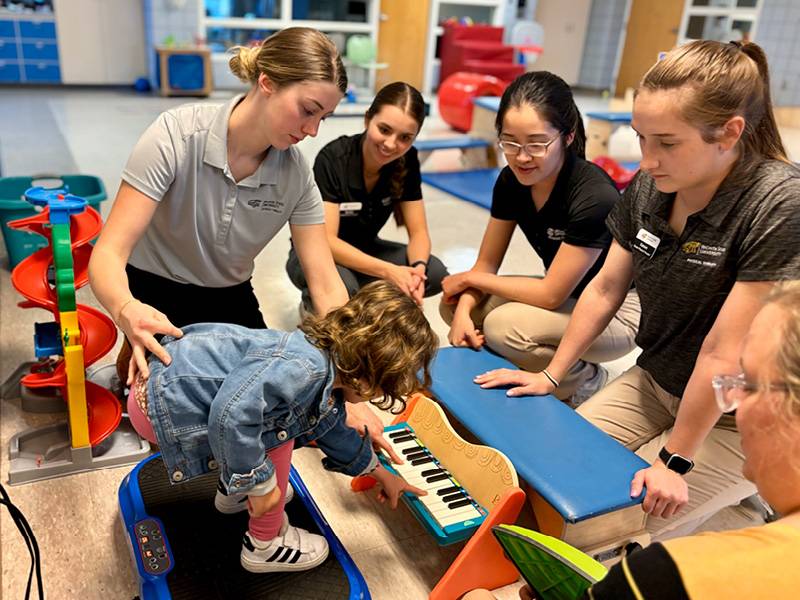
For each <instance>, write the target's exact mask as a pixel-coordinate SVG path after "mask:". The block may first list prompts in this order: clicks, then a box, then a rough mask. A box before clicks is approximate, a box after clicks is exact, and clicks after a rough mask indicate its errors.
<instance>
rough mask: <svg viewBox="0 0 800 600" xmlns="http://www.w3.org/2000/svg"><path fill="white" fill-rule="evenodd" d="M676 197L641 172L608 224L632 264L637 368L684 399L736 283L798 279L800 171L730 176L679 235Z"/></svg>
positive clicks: (770, 166)
mask: <svg viewBox="0 0 800 600" xmlns="http://www.w3.org/2000/svg"><path fill="white" fill-rule="evenodd" d="M674 200H675V194H664V193H661V192H659V191H658V190H657V189H656V186H655V182H654V180H653V178H652V177H650V176H649V175H647V174H646V173H643V172H639V174H638V175H637V176H636V178H635V179H634V180H633V182H632V183H631V185H630V186H628V188H627V189H626V190H625V194H624V196H623V197H622V200H620V201H619V202H618V203H617V205H616V206H615V207H614V209H613V210H612V211H611V214H610V215H609V217H608V220H607V224H608V228H609V230H610V231H611V235H613V236H614V239H615V240H617V242H619V244H620V245H621V246H622V247H623V248H625V249H626V250H628V251H629V252H630V253H631V256H632V258H633V277H634V281H635V282H636V289H637V291H638V292H639V299H640V301H641V304H642V317H641V322H640V325H639V332H638V334H637V336H636V343H637V344H638V345H639V346H640V347H641V348H642V353H641V355H640V356H639V358H638V359H637V364H638V365H639V366H640V367H642V368H643V369H645V370H646V371H647V372H648V373H650V374H651V375H652V376H653V378H654V379H655V380H656V381H657V382H658V384H659V385H660V386H661V387H662V388H664V389H665V390H666V391H667V392H669V393H670V394H672V395H674V396H677V397H679V398H680V397H681V396H682V395H683V391H684V389H685V387H686V384H687V382H688V381H689V377H690V376H691V374H692V371H693V370H694V365H695V362H696V361H697V355H698V354H699V352H700V347H701V346H702V344H703V340H704V339H705V337H706V335H707V334H708V332H709V331H710V330H711V327H712V326H713V325H714V321H715V320H716V319H717V316H718V315H719V312H720V310H721V309H722V305H723V304H724V303H725V300H726V299H727V298H728V293H729V292H730V291H731V288H732V287H733V285H734V284H735V283H736V282H737V281H778V280H785V279H800V171H798V169H797V168H795V167H793V166H791V165H788V164H786V163H782V162H778V161H774V160H773V161H764V162H762V163H761V164H760V165H759V166H758V167H756V168H755V169H754V170H753V171H752V172H750V173H747V174H739V175H737V174H733V175H731V176H729V177H728V178H727V179H726V180H725V181H723V182H722V185H721V186H720V187H719V189H718V190H717V192H716V194H715V195H714V197H713V198H712V199H711V202H710V203H709V204H708V206H706V207H705V208H704V209H703V210H701V211H700V212H698V213H695V214H693V215H690V216H689V218H688V219H687V220H686V226H685V228H684V230H683V233H682V234H681V235H680V236H676V235H675V233H674V232H673V231H672V229H671V228H670V226H669V222H668V221H669V213H670V208H671V207H672V203H673V202H674Z"/></svg>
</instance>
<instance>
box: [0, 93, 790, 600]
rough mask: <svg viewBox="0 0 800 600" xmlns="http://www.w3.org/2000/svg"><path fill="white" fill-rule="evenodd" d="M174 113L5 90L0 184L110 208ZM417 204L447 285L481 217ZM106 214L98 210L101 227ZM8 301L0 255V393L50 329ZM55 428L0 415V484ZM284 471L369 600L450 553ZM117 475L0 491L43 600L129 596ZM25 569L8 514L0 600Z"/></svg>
mask: <svg viewBox="0 0 800 600" xmlns="http://www.w3.org/2000/svg"><path fill="white" fill-rule="evenodd" d="M228 96H229V94H227V93H219V94H215V96H214V97H213V98H212V99H211V100H210V101H217V102H221V101H224V100H225V99H226V98H227V97H228ZM183 101H184V100H180V99H165V98H159V97H153V96H142V95H136V94H134V93H132V92H129V91H127V90H97V89H59V88H30V89H19V88H5V89H4V90H3V93H2V95H0V168H1V169H2V174H3V175H5V176H12V175H34V174H67V173H87V174H93V175H97V176H99V177H101V178H102V179H103V181H104V182H105V185H106V188H107V190H108V194H109V196H110V197H111V198H113V196H114V194H115V191H116V188H117V186H118V184H119V173H120V171H121V169H122V167H123V166H124V164H125V161H126V159H127V156H128V153H129V152H130V149H131V147H132V145H133V144H134V142H135V141H136V139H137V138H138V136H139V135H140V134H141V132H142V131H143V130H144V129H145V128H146V127H147V125H148V124H149V123H150V122H151V121H152V120H153V119H154V118H155V117H156V115H158V114H159V113H160V112H161V111H163V110H165V109H167V108H169V107H171V106H174V105H177V104H180V103H181V102H183ZM579 103H580V105H581V108H582V109H583V110H584V112H585V111H586V110H591V109H598V108H600V109H601V108H604V107H605V103H604V102H603V101H602V100H600V99H599V98H593V97H587V98H581V99H580V101H579ZM351 110H352V108H351ZM361 126H362V120H361V118H360V117H358V116H357V117H341V118H332V119H329V120H328V121H327V122H326V123H325V124H323V126H322V129H321V131H320V135H319V137H318V138H317V139H309V140H306V141H304V142H303V143H302V144H301V146H300V147H301V149H302V151H303V152H304V154H306V156H307V157H308V158H309V159H310V160H313V157H314V155H315V154H316V152H317V151H318V150H319V149H320V148H321V147H322V146H323V145H324V144H325V143H327V142H328V141H329V140H331V139H333V138H335V137H337V136H339V135H342V134H349V133H355V132H358V131H360V128H361ZM785 134H786V136H785V139H786V141H787V142H788V143H789V145H790V147H791V148H793V150H794V151H793V155H794V156H795V157H798V156H800V130H794V131H786V132H785ZM423 135H424V136H425V137H437V136H444V135H448V129H447V127H446V126H445V125H444V124H443V123H442V121H441V120H440V119H438V118H436V117H435V116H434V117H432V118H430V119H429V120H428V122H427V123H426V124H425V127H424V129H423ZM438 154H439V156H436V157H435V160H436V161H437V163H436V165H435V166H437V167H440V168H446V167H448V166H457V161H458V158H457V155H456V154H453V153H447V152H440V153H438ZM426 166H427V167H428V168H430V166H431V165H426ZM424 195H425V200H426V209H427V213H428V220H429V223H430V227H431V237H432V239H433V251H434V253H436V254H437V255H438V256H439V257H441V258H442V260H443V261H444V262H445V263H446V264H447V265H448V266H449V268H450V271H451V272H457V271H461V270H465V269H467V268H469V267H470V266H471V264H472V262H473V260H474V258H475V256H476V253H477V247H478V244H479V243H480V238H481V235H482V232H483V228H484V226H485V223H486V221H487V219H488V212H487V211H485V210H483V209H481V208H478V207H476V206H473V205H471V204H467V203H464V202H461V201H459V200H456V199H455V198H453V197H451V196H449V195H447V194H444V193H442V192H439V191H437V190H434V189H431V188H427V187H426V188H425V189H424ZM110 204H111V202H106V203H105V204H104V207H103V213H104V215H105V214H107V213H108V210H109V208H110ZM454 215H458V216H457V218H453V217H454ZM383 233H384V235H385V236H386V237H387V238H390V239H392V238H393V239H403V234H402V233H401V232H399V231H398V230H397V229H396V228H395V227H394V226H393V225H392V224H389V225H387V227H386V229H385V230H384V232H383ZM287 252H288V231H287V230H284V231H283V232H281V234H279V235H278V236H277V237H276V238H275V239H274V240H273V241H272V243H271V244H270V245H269V246H268V247H267V248H266V249H265V251H264V252H263V253H262V254H261V255H260V256H259V258H258V260H257V262H256V271H255V275H254V282H255V289H256V293H257V295H258V297H259V298H260V299H261V301H262V310H263V312H264V314H265V317H266V320H267V323H268V324H269V325H270V326H271V327H274V328H281V329H286V328H293V327H294V326H295V325H296V323H297V305H298V301H299V293H298V292H297V290H295V289H294V287H292V285H291V284H290V283H289V281H288V279H287V278H286V275H285V273H284V270H283V265H284V262H285V258H286V255H287ZM502 271H503V272H507V273H540V272H541V271H542V264H541V261H539V259H538V258H537V257H536V256H535V255H534V253H533V251H532V250H531V249H530V248H529V246H528V245H527V243H526V242H525V240H524V238H523V237H522V236H521V234H519V233H517V234H515V236H514V238H513V240H512V243H511V247H510V249H509V252H508V255H507V257H506V260H505V262H504V264H503V269H502ZM78 297H79V302H83V303H86V304H92V305H96V301H95V300H94V298H93V296H92V294H91V291H90V290H89V289H88V287H87V288H85V289H83V290H81V291H80V292H79V295H78ZM19 300H20V297H19V296H18V294H17V293H16V291H15V290H14V289H13V288H12V286H11V283H10V274H9V272H8V263H7V258H6V256H5V254H4V249H2V248H0V340H1V341H0V381H4V380H5V379H6V377H8V376H9V375H10V374H11V372H13V371H14V370H15V369H16V367H17V366H18V365H19V364H20V363H22V362H23V361H26V360H29V359H30V358H31V357H32V343H31V341H32V335H33V323H34V321H36V320H37V319H38V320H49V318H48V316H47V315H45V314H44V313H42V312H40V311H37V310H22V309H20V308H18V307H17V305H16V304H17V302H18V301H19ZM437 303H438V299H437V298H433V299H428V300H426V302H425V313H426V314H427V315H428V317H429V318H430V320H431V322H432V323H433V326H434V328H435V330H436V331H437V333H438V334H439V335H440V337H441V340H442V343H446V332H447V328H446V326H445V324H444V323H443V322H442V320H441V318H440V317H439V314H438V310H437ZM114 355H115V352H111V353H110V354H109V355H108V356H107V360H108V361H111V357H112V356H114ZM632 360H633V356H632V355H630V356H628V357H625V358H623V359H620V360H619V361H615V363H613V364H611V365H610V367H611V371H612V374H613V373H619V372H620V371H621V370H622V369H623V368H624V367H625V366H627V365H629V364H631V362H632ZM58 418H59V417H54V416H51V415H34V414H28V413H24V412H22V411H21V409H20V405H19V401H3V402H1V403H0V447H1V448H2V450H1V451H0V481H3V482H6V481H7V478H8V458H7V452H6V448H7V445H8V441H9V438H10V437H11V436H12V435H14V434H15V433H17V432H19V431H21V430H23V429H25V428H28V427H32V426H36V425H39V424H41V423H45V422H50V421H53V420H54V419H58ZM294 463H295V465H296V466H297V467H298V468H299V469H300V471H301V473H302V475H303V478H304V480H305V482H306V484H307V485H308V486H309V488H310V489H311V492H312V494H313V496H314V498H315V500H316V501H317V503H318V504H319V505H320V507H321V509H322V511H323V513H324V514H325V515H326V517H327V519H328V521H329V522H330V523H331V524H332V526H333V528H334V529H335V530H336V532H337V534H338V535H339V537H340V539H341V540H342V541H343V543H344V545H345V546H346V547H347V549H348V551H349V552H350V553H351V555H352V556H353V558H354V559H355V562H356V563H357V565H358V567H359V568H360V569H361V572H362V573H363V575H364V577H365V578H366V581H367V583H368V585H369V588H370V592H371V593H372V596H373V598H375V599H376V600H384V599H385V600H389V599H395V598H405V599H409V600H415V599H423V598H426V597H427V594H428V592H429V591H430V589H431V588H432V586H433V585H435V583H436V581H437V580H438V578H439V577H440V576H441V574H442V573H443V572H444V571H445V570H446V568H447V566H448V565H449V564H450V562H451V561H452V560H453V558H454V557H455V555H456V553H457V551H458V548H455V549H454V548H444V549H442V548H439V547H437V546H436V545H435V543H433V542H432V541H431V539H430V538H429V537H428V536H427V534H425V533H424V532H423V531H422V529H421V527H420V526H419V525H418V524H417V523H416V521H415V520H414V519H413V517H412V516H411V515H410V514H409V513H408V511H407V510H405V509H404V508H402V507H401V508H400V509H398V510H397V511H391V510H390V509H387V508H386V507H384V506H382V505H379V504H378V503H377V502H376V501H375V500H374V499H373V498H372V496H370V495H368V494H359V495H356V494H353V493H351V492H350V491H349V485H348V483H349V482H348V480H347V478H344V477H341V476H337V475H334V474H331V473H328V472H325V471H324V470H323V469H322V467H321V466H320V464H319V454H318V451H316V450H313V449H302V450H300V451H298V452H297V453H296V458H295V460H294ZM129 470H130V467H120V468H114V469H108V470H103V471H94V472H89V473H82V474H78V475H72V476H68V477H62V478H58V479H52V480H48V481H42V482H38V483H32V484H28V485H23V486H15V487H8V491H9V493H10V494H11V496H12V498H13V501H14V502H15V503H16V504H17V505H18V506H19V508H20V509H21V510H22V511H23V513H24V514H25V515H26V516H27V518H28V520H29V521H30V523H31V525H32V527H33V529H34V531H35V533H36V535H37V538H38V541H39V545H40V549H41V554H42V564H43V576H44V581H45V586H46V588H45V589H46V592H47V595H48V597H50V598H58V599H65V600H69V599H72V598H83V599H85V600H94V599H109V598H114V599H117V598H119V599H130V598H133V597H134V596H135V595H136V594H137V583H136V580H135V578H134V575H133V569H132V567H131V562H130V557H129V554H128V548H127V546H126V541H125V538H124V537H123V532H122V528H121V527H120V523H119V519H118V516H117V500H116V490H117V487H118V485H119V482H120V481H121V479H122V478H123V477H124V476H125V474H126V473H127V472H128V471H129ZM730 522H731V521H730V519H729V518H727V517H726V516H725V515H724V514H721V515H719V516H718V517H716V518H715V519H713V520H712V521H710V522H709V523H707V524H706V527H707V528H709V529H724V528H726V526H729V525H726V524H729V523H730ZM28 560H29V559H28V553H27V550H26V548H25V546H24V544H23V542H22V539H21V537H20V536H19V533H18V531H17V530H16V528H15V527H13V525H12V522H11V520H10V519H9V517H8V513H7V511H5V510H3V511H0V563H1V566H2V570H1V571H0V596H2V597H7V598H9V599H10V598H21V597H23V595H24V591H23V590H24V589H25V582H26V579H27V571H28ZM517 587H518V585H511V586H508V587H507V588H504V589H502V590H499V591H498V592H497V594H498V597H499V598H516V588H517Z"/></svg>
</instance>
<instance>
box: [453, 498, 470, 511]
mask: <svg viewBox="0 0 800 600" xmlns="http://www.w3.org/2000/svg"><path fill="white" fill-rule="evenodd" d="M470 504H472V502H470V500H469V499H468V498H464V499H463V500H459V501H458V502H453V503H452V504H448V505H447V507H448V508H450V509H453V508H459V507H461V506H469V505H470Z"/></svg>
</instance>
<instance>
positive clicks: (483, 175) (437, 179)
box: [422, 169, 500, 209]
mask: <svg viewBox="0 0 800 600" xmlns="http://www.w3.org/2000/svg"><path fill="white" fill-rule="evenodd" d="M499 174H500V169H475V170H472V171H446V172H439V173H426V172H423V173H422V181H423V183H427V184H428V185H431V186H433V187H435V188H436V189H439V190H442V191H443V192H447V193H448V194H452V195H453V196H455V197H456V198H461V199H462V200H466V201H467V202H472V203H473V204H477V205H478V206H482V207H483V208H486V209H489V208H491V207H492V190H493V189H494V182H495V181H496V180H497V176H498V175H499Z"/></svg>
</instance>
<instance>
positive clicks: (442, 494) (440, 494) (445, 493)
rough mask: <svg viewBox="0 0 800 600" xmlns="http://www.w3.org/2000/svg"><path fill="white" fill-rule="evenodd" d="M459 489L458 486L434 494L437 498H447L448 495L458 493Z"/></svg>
mask: <svg viewBox="0 0 800 600" xmlns="http://www.w3.org/2000/svg"><path fill="white" fill-rule="evenodd" d="M460 491H461V488H460V487H458V486H455V485H454V486H453V487H448V488H442V489H440V490H438V491H437V492H436V495H437V496H447V495H448V494H452V493H453V492H460Z"/></svg>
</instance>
